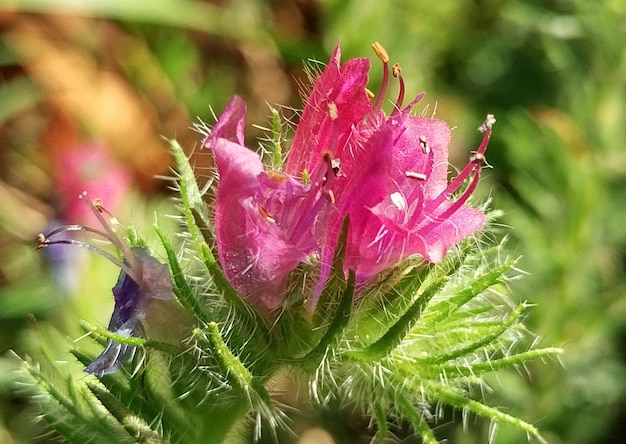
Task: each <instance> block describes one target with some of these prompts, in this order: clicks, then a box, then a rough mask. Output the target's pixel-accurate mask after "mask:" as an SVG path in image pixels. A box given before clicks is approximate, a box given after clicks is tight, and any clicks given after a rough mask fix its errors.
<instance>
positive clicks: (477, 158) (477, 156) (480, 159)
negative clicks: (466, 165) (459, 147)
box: [470, 153, 485, 164]
mask: <svg viewBox="0 0 626 444" xmlns="http://www.w3.org/2000/svg"><path fill="white" fill-rule="evenodd" d="M470 162H472V163H477V164H482V163H484V162H485V155H484V154H483V153H474V154H472V156H471V157H470Z"/></svg>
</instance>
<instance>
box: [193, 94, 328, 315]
mask: <svg viewBox="0 0 626 444" xmlns="http://www.w3.org/2000/svg"><path fill="white" fill-rule="evenodd" d="M244 115H245V104H244V102H243V101H242V100H241V99H240V98H239V97H233V99H231V101H230V102H229V103H228V105H227V106H226V108H225V110H224V112H223V113H222V115H221V116H220V118H219V119H218V121H217V123H216V125H215V126H214V127H213V130H212V132H211V134H210V135H209V137H208V138H207V139H206V141H205V145H206V146H207V147H208V148H210V149H211V150H212V151H213V155H214V157H215V164H216V166H217V170H218V172H219V174H220V181H219V184H218V188H217V196H216V200H215V206H214V212H215V234H216V241H217V250H218V254H219V258H220V261H221V263H222V265H223V267H224V272H225V274H226V276H227V277H228V279H229V280H230V281H231V283H232V284H233V286H234V287H235V288H236V289H237V290H238V291H239V292H241V293H242V294H244V295H246V297H247V298H248V299H249V300H251V301H253V302H254V303H256V304H257V305H258V306H261V307H266V308H268V309H273V308H276V307H277V306H278V305H279V304H280V302H281V301H282V295H281V292H280V287H281V285H282V283H283V281H284V279H285V277H286V275H287V274H288V273H289V272H290V271H291V270H293V269H294V268H295V267H296V266H297V265H298V264H299V263H300V262H306V261H307V260H308V257H309V256H310V255H311V254H312V253H314V252H315V251H317V248H318V239H319V238H320V236H321V231H322V226H321V224H319V223H318V222H319V221H318V219H317V215H318V214H320V213H326V212H328V211H329V210H330V204H331V202H332V195H330V194H329V192H328V185H329V183H330V178H331V176H332V168H331V165H330V159H329V158H327V159H326V161H324V160H322V162H321V163H320V165H319V167H318V168H317V171H316V174H315V175H314V176H313V177H311V178H310V180H308V181H307V182H306V183H302V182H301V181H299V180H297V179H295V178H293V177H290V176H288V175H286V174H283V173H280V172H276V171H266V170H265V169H264V166H263V163H262V161H261V158H260V157H259V155H258V154H256V153H254V152H253V151H251V150H249V149H248V148H246V147H245V146H244V145H243V119H244Z"/></svg>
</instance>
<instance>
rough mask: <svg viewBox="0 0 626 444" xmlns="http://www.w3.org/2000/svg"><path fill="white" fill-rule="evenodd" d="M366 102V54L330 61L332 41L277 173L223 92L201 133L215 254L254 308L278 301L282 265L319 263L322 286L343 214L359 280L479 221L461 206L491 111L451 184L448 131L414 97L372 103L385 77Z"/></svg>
mask: <svg viewBox="0 0 626 444" xmlns="http://www.w3.org/2000/svg"><path fill="white" fill-rule="evenodd" d="M374 49H375V51H376V54H377V55H378V57H379V59H380V60H381V61H382V63H383V67H384V70H383V80H382V84H381V87H380V91H379V93H378V94H377V95H376V96H375V97H374V99H373V100H372V98H371V95H370V93H369V92H368V91H367V89H366V83H367V74H368V71H369V68H370V65H369V60H368V59H366V58H357V59H351V60H349V61H347V62H346V63H345V64H343V65H341V64H340V51H339V46H337V47H335V49H334V51H333V53H332V55H331V57H330V60H329V62H328V64H327V66H326V68H325V69H324V71H323V72H322V73H321V74H320V75H319V77H318V78H317V79H316V80H315V83H314V85H313V88H312V91H311V93H310V94H309V96H308V98H307V100H306V105H305V107H304V110H303V111H302V116H301V118H300V122H299V123H298V125H297V127H296V131H295V135H294V137H293V141H292V143H291V147H290V149H289V152H288V155H287V158H286V162H285V165H284V169H283V170H282V171H273V170H268V169H266V168H265V166H264V165H263V162H262V160H261V158H260V156H259V155H258V154H256V153H254V152H253V151H251V150H249V149H248V148H246V147H245V146H244V136H243V128H244V117H245V110H246V108H245V103H244V102H243V101H242V100H241V98H239V97H233V98H232V99H231V100H230V102H229V103H228V105H227V106H226V108H225V109H224V111H223V113H222V114H221V115H220V117H219V118H218V120H217V123H216V124H215V126H214V127H213V129H212V131H211V133H210V134H209V135H208V137H207V138H206V140H205V146H206V147H207V148H209V149H210V150H211V151H212V152H213V154H214V157H215V164H216V166H217V170H218V172H219V176H220V180H219V184H218V187H217V196H216V201H215V208H214V212H215V213H214V214H215V231H216V233H215V235H216V242H217V251H218V254H219V258H220V261H221V264H222V266H223V267H224V271H225V273H226V276H227V277H228V279H229V280H230V282H231V283H232V284H233V286H234V287H235V288H236V289H237V290H238V291H239V292H240V293H241V294H242V295H244V297H246V298H247V299H248V300H250V301H251V302H252V303H253V304H255V305H256V306H257V307H259V306H260V307H263V308H265V309H270V310H272V309H274V308H276V307H278V306H279V305H280V304H281V301H282V297H283V296H282V294H283V293H284V292H283V291H281V290H282V289H284V282H285V279H286V277H287V275H288V273H289V272H290V271H291V270H293V269H294V268H295V266H296V265H297V264H299V263H301V262H305V263H306V262H311V261H319V263H320V264H321V265H320V283H319V285H318V289H319V288H321V287H322V286H323V283H324V280H325V279H326V277H327V276H328V273H329V271H330V266H331V258H332V254H333V251H334V248H335V245H336V243H337V238H338V236H339V231H340V228H341V225H342V223H343V220H344V218H346V217H348V218H349V232H348V238H347V245H346V257H345V261H344V268H345V270H344V271H346V272H347V270H348V269H352V270H353V271H354V272H355V274H356V281H357V286H359V285H360V286H361V287H362V286H363V284H366V283H367V282H368V281H369V280H370V279H372V277H374V276H375V275H376V274H377V273H379V272H380V271H381V270H384V269H386V268H388V267H390V266H392V265H394V264H396V263H398V262H399V261H401V260H403V259H405V258H406V257H408V256H410V255H413V254H419V255H420V256H421V257H423V258H424V259H425V260H427V261H430V262H438V261H440V260H441V259H442V258H443V257H444V255H445V254H446V251H447V250H448V249H449V248H450V247H451V246H452V245H454V244H456V243H457V242H459V241H460V240H461V239H463V238H465V237H467V236H468V235H469V234H471V233H472V232H474V231H476V230H477V229H479V228H481V227H482V225H483V223H484V214H483V213H482V212H480V211H479V210H477V209H474V208H472V207H470V206H468V205H466V201H467V200H468V198H469V197H470V194H471V193H472V191H473V190H474V188H475V187H476V184H477V183H478V178H479V173H480V168H481V165H482V163H483V161H484V155H483V153H484V151H485V149H486V147H487V142H488V139H489V136H490V133H491V125H492V124H493V123H494V122H495V120H494V119H493V116H488V117H487V119H486V121H485V123H484V124H483V125H482V126H481V128H480V129H481V131H482V132H483V133H484V136H483V139H482V141H481V143H480V145H479V147H478V148H477V150H476V151H475V152H474V153H473V155H472V157H471V159H470V161H469V163H468V164H467V165H466V166H465V167H464V168H463V169H462V170H461V171H460V172H459V174H458V175H457V176H456V177H455V178H454V179H453V180H452V181H451V182H450V183H448V181H447V174H448V142H449V140H450V129H449V128H448V125H447V124H446V123H445V122H443V121H441V120H438V119H434V118H427V117H420V116H416V115H413V114H411V110H412V108H413V107H414V105H415V103H416V102H417V101H418V100H419V99H420V98H421V97H422V94H420V95H418V96H417V97H416V98H414V99H413V100H412V101H410V102H409V103H408V104H407V105H404V82H403V79H402V75H401V73H400V68H399V66H398V65H393V67H392V68H391V73H392V75H393V76H394V77H396V78H397V79H398V82H399V94H398V97H397V99H396V101H395V103H394V107H393V111H392V112H391V113H390V114H389V115H386V114H385V113H384V112H383V110H382V109H381V105H382V103H383V99H384V97H385V93H386V90H387V85H388V82H389V71H390V69H389V66H388V56H387V54H386V52H385V50H384V49H383V48H382V46H380V45H379V44H377V43H376V44H374Z"/></svg>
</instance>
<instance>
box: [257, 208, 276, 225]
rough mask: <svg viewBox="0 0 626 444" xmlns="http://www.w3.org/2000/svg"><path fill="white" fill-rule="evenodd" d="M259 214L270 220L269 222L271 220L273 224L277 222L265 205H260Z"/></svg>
mask: <svg viewBox="0 0 626 444" xmlns="http://www.w3.org/2000/svg"><path fill="white" fill-rule="evenodd" d="M259 214H260V215H261V216H262V217H263V219H265V220H266V221H268V222H270V223H272V224H275V223H276V219H274V218H273V217H272V216H270V214H269V213H268V212H267V209H266V208H265V207H264V206H263V205H259Z"/></svg>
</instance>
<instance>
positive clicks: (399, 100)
mask: <svg viewBox="0 0 626 444" xmlns="http://www.w3.org/2000/svg"><path fill="white" fill-rule="evenodd" d="M391 74H392V75H393V76H394V77H395V78H397V79H398V85H399V90H398V98H397V99H396V103H395V105H394V106H393V111H392V112H391V115H395V114H398V113H399V112H400V107H401V106H402V102H404V79H403V78H402V70H401V69H400V65H399V64H398V63H394V64H393V66H392V67H391Z"/></svg>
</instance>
